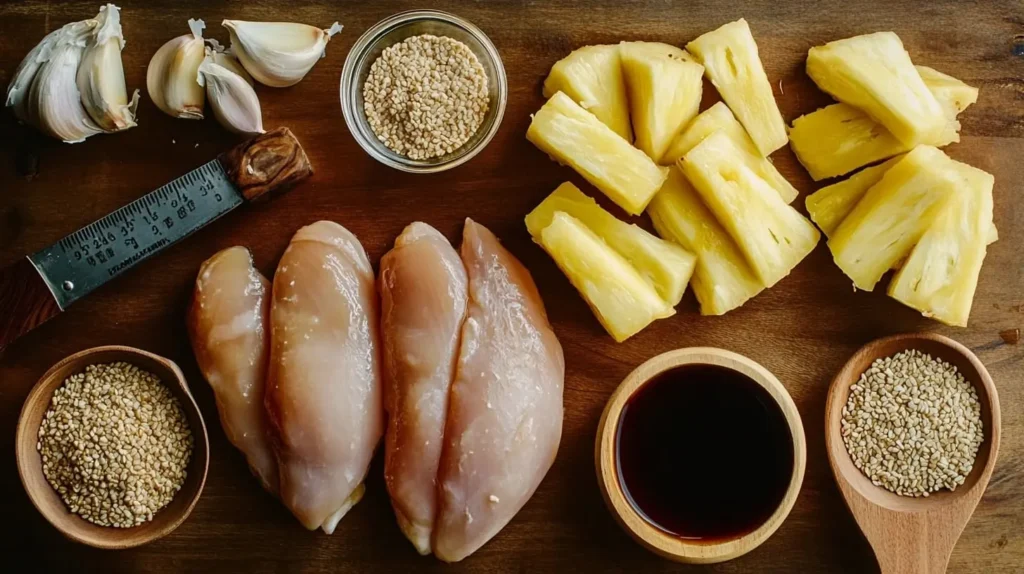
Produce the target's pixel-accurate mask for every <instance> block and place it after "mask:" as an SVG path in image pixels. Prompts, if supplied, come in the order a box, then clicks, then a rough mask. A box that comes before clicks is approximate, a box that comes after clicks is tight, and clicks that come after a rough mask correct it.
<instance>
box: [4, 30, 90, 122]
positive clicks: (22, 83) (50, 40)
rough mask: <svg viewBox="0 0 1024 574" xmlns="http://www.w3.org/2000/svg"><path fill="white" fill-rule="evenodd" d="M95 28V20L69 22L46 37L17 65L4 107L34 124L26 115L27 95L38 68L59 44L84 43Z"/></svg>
mask: <svg viewBox="0 0 1024 574" xmlns="http://www.w3.org/2000/svg"><path fill="white" fill-rule="evenodd" d="M95 27H96V21H95V20H82V21H80V22H71V23H69V24H65V25H64V26H62V27H61V28H58V29H57V30H54V31H53V32H50V33H49V34H47V35H46V37H45V38H43V39H42V41H40V42H39V43H38V44H36V46H35V47H34V48H32V50H31V51H30V52H29V53H28V55H26V56H25V58H24V59H22V61H21V63H20V64H18V69H17V70H15V71H14V77H13V79H12V80H11V83H10V84H8V86H7V100H6V103H5V105H6V106H7V107H9V108H13V111H14V115H15V117H17V118H18V119H19V120H21V121H23V122H25V123H30V124H35V121H34V120H32V119H31V118H29V114H28V94H29V89H30V88H31V87H32V81H33V80H34V79H35V77H36V74H37V73H38V72H39V68H40V67H42V65H43V64H45V63H46V62H48V61H49V60H50V58H51V57H53V54H54V51H55V49H56V48H57V46H58V45H59V44H60V43H61V42H69V41H72V42H73V41H76V38H78V39H82V41H84V38H85V36H86V35H87V34H88V33H89V32H91V31H92V30H93V29H94V28H95Z"/></svg>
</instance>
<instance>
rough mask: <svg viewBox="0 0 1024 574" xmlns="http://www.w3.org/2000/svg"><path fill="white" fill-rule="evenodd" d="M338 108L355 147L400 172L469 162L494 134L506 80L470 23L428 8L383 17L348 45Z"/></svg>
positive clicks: (433, 169)
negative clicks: (356, 144)
mask: <svg viewBox="0 0 1024 574" xmlns="http://www.w3.org/2000/svg"><path fill="white" fill-rule="evenodd" d="M340 95H341V108H342V112H343V114H344V116H345V123H346V124H347V125H348V128H349V131H350V132H351V133H352V136H353V137H354V138H355V139H356V141H357V142H358V143H359V145H360V146H361V147H362V148H363V149H364V150H365V151H366V153H368V154H370V156H371V157H373V158H374V159H376V160H377V161H379V162H381V163H383V164H385V165H388V166H391V167H393V168H395V169H399V170H401V171H406V172H411V173H436V172H440V171H445V170H448V169H451V168H453V167H456V166H458V165H462V164H463V163H465V162H467V161H469V160H470V159H471V158H473V157H474V156H475V155H476V154H478V153H479V152H480V151H481V150H483V148H484V147H485V146H486V145H487V144H488V143H489V142H490V141H491V139H492V138H493V137H494V134H495V133H497V131H498V127H499V125H500V124H501V120H502V117H503V115H504V112H505V103H506V100H507V83H506V79H505V69H504V66H503V65H502V63H501V57H500V56H499V55H498V51H497V49H496V48H495V47H494V45H493V44H492V43H491V41H490V40H489V39H488V38H487V36H486V35H485V34H484V33H483V32H482V31H480V30H479V29H478V28H477V27H476V26H474V25H473V24H471V23H469V22H467V21H466V20H463V19H462V18H459V17H458V16H455V15H452V14H447V13H445V12H440V11H436V10H416V11H411V12H403V13H401V14H396V15H394V16H391V17H390V18H387V19H385V20H383V21H381V22H379V23H378V24H376V25H375V26H373V27H371V28H370V29H369V30H367V31H366V33H365V34H363V35H362V37H360V38H359V40H357V41H356V43H355V45H354V46H353V47H352V50H351V51H350V52H349V55H348V58H347V59H346V60H345V67H344V69H343V71H342V74H341V94H340Z"/></svg>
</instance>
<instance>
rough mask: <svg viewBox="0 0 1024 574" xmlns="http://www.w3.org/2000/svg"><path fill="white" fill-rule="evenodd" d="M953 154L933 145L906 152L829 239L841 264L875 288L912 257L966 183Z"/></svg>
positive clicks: (857, 281) (860, 282) (855, 280)
mask: <svg viewBox="0 0 1024 574" xmlns="http://www.w3.org/2000/svg"><path fill="white" fill-rule="evenodd" d="M952 164H953V160H951V159H949V157H947V156H946V154H944V153H942V151H941V150H939V149H937V148H934V147H931V146H917V147H916V148H914V149H913V151H911V152H910V153H908V154H907V155H905V156H903V157H902V158H901V159H900V160H899V161H897V162H896V164H895V165H893V166H892V167H891V168H889V170H888V171H886V172H885V174H884V175H883V176H882V179H881V181H879V182H878V183H877V184H875V185H874V186H872V187H871V188H870V189H868V191H867V193H865V194H864V197H863V198H862V199H861V200H860V201H859V202H857V205H856V206H855V207H854V208H853V210H851V211H850V214H849V215H848V216H847V217H846V218H845V219H843V222H842V223H840V224H839V227H837V228H836V230H835V231H834V232H833V234H832V237H831V238H830V239H829V241H828V246H829V249H831V250H832V257H833V259H835V262H836V264H837V265H838V266H839V268H840V269H842V270H843V272H844V273H846V275H847V276H848V277H850V278H851V279H853V284H854V285H855V286H856V287H857V288H858V289H863V290H865V291H871V290H873V289H874V288H875V285H876V284H877V283H878V280H879V279H881V278H882V275H884V274H885V272H886V271H888V270H889V269H890V268H891V267H892V266H893V265H894V264H895V263H896V262H898V261H900V260H901V259H903V258H904V257H906V256H907V255H908V254H909V253H910V250H911V249H912V248H913V247H914V245H915V244H917V242H918V240H919V239H920V238H921V235H923V234H924V232H925V230H927V229H928V227H929V226H930V225H931V224H932V222H933V221H934V220H935V218H936V216H938V214H939V213H941V212H942V209H943V207H944V206H945V204H946V202H947V200H948V199H949V198H950V197H951V196H952V195H953V194H954V193H955V192H956V189H957V186H958V185H960V182H959V181H958V178H956V176H955V168H954V167H953V165H952Z"/></svg>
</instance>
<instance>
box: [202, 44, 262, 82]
mask: <svg viewBox="0 0 1024 574" xmlns="http://www.w3.org/2000/svg"><path fill="white" fill-rule="evenodd" d="M206 57H207V58H212V59H213V63H214V64H217V65H218V66H224V67H225V68H227V69H229V70H231V71H232V72H234V73H236V74H238V75H239V76H241V77H242V79H243V80H245V83H247V84H249V85H250V86H251V85H253V81H252V76H250V75H249V72H246V71H245V68H244V67H242V63H241V62H239V61H238V58H237V57H235V55H234V54H232V53H231V51H230V50H228V51H224V50H217V49H213V50H211V49H209V48H207V49H206ZM204 61H205V60H204Z"/></svg>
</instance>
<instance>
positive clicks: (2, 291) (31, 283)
mask: <svg viewBox="0 0 1024 574" xmlns="http://www.w3.org/2000/svg"><path fill="white" fill-rule="evenodd" d="M60 311H61V309H60V306H59V305H57V300H56V299H54V298H53V294H52V293H50V288H49V287H47V286H46V282H45V281H43V278H42V276H40V275H39V272H38V271H36V268H35V266H34V265H32V262H31V261H29V260H28V259H27V258H25V259H22V260H21V261H19V262H17V263H15V264H14V265H11V266H10V267H8V268H6V269H0V349H3V348H4V347H6V346H7V345H9V344H10V343H11V342H13V341H14V340H15V339H17V338H18V337H20V336H22V335H24V334H25V333H27V332H29V331H31V330H32V329H35V328H36V327H38V326H39V325H42V324H43V323H45V322H46V321H48V320H49V319H51V318H53V317H55V316H57V314H59V313H60Z"/></svg>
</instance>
